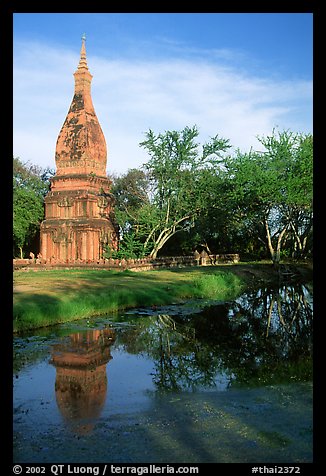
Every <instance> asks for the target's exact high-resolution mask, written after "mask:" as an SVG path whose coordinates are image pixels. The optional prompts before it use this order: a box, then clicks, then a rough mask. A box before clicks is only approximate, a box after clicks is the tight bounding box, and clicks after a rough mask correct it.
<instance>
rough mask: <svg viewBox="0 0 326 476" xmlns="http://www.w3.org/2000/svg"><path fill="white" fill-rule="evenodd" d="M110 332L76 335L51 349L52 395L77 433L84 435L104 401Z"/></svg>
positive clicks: (111, 341)
mask: <svg viewBox="0 0 326 476" xmlns="http://www.w3.org/2000/svg"><path fill="white" fill-rule="evenodd" d="M114 339H115V334H114V331H113V330H112V329H104V330H87V331H84V332H77V333H74V334H72V335H70V336H69V337H68V339H66V340H64V342H62V343H60V344H55V345H53V347H52V352H51V360H50V363H51V364H52V365H54V366H55V368H56V380H55V396H56V401H57V404H58V407H59V410H60V412H61V414H62V415H63V417H64V419H65V420H66V421H67V422H68V423H69V425H70V426H71V427H72V429H73V431H74V432H76V433H80V434H82V433H87V432H89V431H90V430H91V429H92V428H93V426H94V421H95V420H96V419H97V418H98V417H99V415H100V413H101V411H102V408H103V406H104V403H105V399H106V392H107V376H106V364H107V363H108V362H109V360H111V359H112V356H111V353H110V347H111V345H112V343H113V342H114Z"/></svg>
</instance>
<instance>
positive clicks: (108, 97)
mask: <svg viewBox="0 0 326 476" xmlns="http://www.w3.org/2000/svg"><path fill="white" fill-rule="evenodd" d="M312 23H313V15H312V14H311V13H120V14H119V13H71V14H67V13H16V14H14V146H13V149H14V155H15V156H19V157H20V158H21V159H22V160H23V161H30V162H32V163H35V164H39V165H41V166H42V167H46V166H50V167H54V166H55V162H54V153H55V144H56V140H57V137H58V134H59V131H60V128H61V126H62V124H63V122H64V119H65V117H66V114H67V112H68V109H69V106H70V102H71V100H72V96H73V89H74V81H73V73H74V71H75V70H76V67H77V64H78V60H79V52H80V46H81V36H82V34H83V33H84V32H85V33H86V37H87V41H86V49H87V60H88V66H89V69H90V72H91V73H92V74H93V81H92V98H93V103H94V107H95V111H96V113H97V116H98V118H99V121H100V123H101V126H102V129H103V132H104V135H105V137H106V141H107V145H108V166H107V170H108V172H110V173H112V172H113V173H124V172H126V171H127V170H128V168H132V167H139V166H141V165H142V164H143V163H145V162H146V161H147V160H148V157H147V156H146V153H145V151H144V150H143V149H141V148H140V147H139V142H141V141H142V140H143V139H144V133H145V132H146V131H148V129H149V128H151V129H153V130H154V132H156V133H158V132H164V131H165V130H172V129H175V130H181V129H183V128H184V127H185V126H192V125H194V124H196V125H197V126H198V128H199V131H200V137H199V139H200V142H201V143H203V142H205V141H206V140H208V139H209V137H211V136H213V135H215V134H219V135H220V136H222V137H225V138H228V139H230V142H231V144H232V145H233V147H234V148H239V149H241V150H243V151H245V150H249V149H250V147H253V148H260V149H261V146H260V145H259V142H258V141H257V136H263V135H267V134H270V133H271V132H272V129H273V128H274V127H277V128H278V129H279V130H283V129H290V130H293V131H294V132H303V133H308V132H312V58H313V50H312V48H313V45H312V28H313V27H312Z"/></svg>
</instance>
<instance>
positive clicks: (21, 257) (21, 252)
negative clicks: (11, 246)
mask: <svg viewBox="0 0 326 476" xmlns="http://www.w3.org/2000/svg"><path fill="white" fill-rule="evenodd" d="M19 249H20V259H23V247H22V246H19Z"/></svg>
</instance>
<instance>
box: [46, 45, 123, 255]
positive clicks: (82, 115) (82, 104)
mask: <svg viewBox="0 0 326 476" xmlns="http://www.w3.org/2000/svg"><path fill="white" fill-rule="evenodd" d="M74 78H75V91H74V96H73V99H72V102H71V105H70V108H69V111H68V114H67V117H66V119H65V121H64V123H63V126H62V128H61V130H60V133H59V136H58V139H57V144H56V151H55V163H56V174H55V176H54V177H53V178H52V180H51V190H50V192H49V193H48V195H47V196H46V198H45V220H44V221H43V222H42V224H41V257H42V259H44V260H46V261H47V262H49V261H50V260H52V261H53V262H55V261H63V262H74V261H76V260H77V261H79V260H81V261H84V262H89V261H91V262H96V261H97V260H99V259H102V258H103V252H104V248H105V247H106V245H109V246H110V247H111V248H112V249H117V246H118V234H117V229H116V226H115V224H114V210H113V200H112V196H111V194H110V187H111V183H110V180H109V179H108V178H107V177H106V164H107V146H106V142H105V138H104V134H103V131H102V129H101V126H100V123H99V121H98V119H97V116H96V113H95V110H94V106H93V102H92V97H91V81H92V75H91V73H90V72H89V70H88V66H87V60H86V48H85V39H84V38H83V40H82V47H81V52H80V61H79V64H78V67H77V70H76V72H75V73H74Z"/></svg>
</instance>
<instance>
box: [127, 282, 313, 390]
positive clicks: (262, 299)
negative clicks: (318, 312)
mask: <svg viewBox="0 0 326 476" xmlns="http://www.w3.org/2000/svg"><path fill="white" fill-rule="evenodd" d="M312 314H313V311H312V299H311V296H310V294H309V292H308V290H307V288H306V287H305V286H303V285H299V284H298V285H294V286H284V287H281V288H278V289H269V288H261V289H259V290H258V291H252V292H249V293H246V294H244V295H242V296H241V297H240V298H239V299H237V300H236V301H234V302H232V303H224V304H217V305H215V306H209V307H207V308H205V309H203V310H202V312H200V313H198V312H197V313H195V314H192V313H188V314H186V313H181V314H180V315H174V316H170V315H156V316H152V317H148V316H146V317H143V318H140V317H137V318H136V319H134V321H133V322H135V323H136V322H137V325H136V326H135V327H134V328H133V329H128V330H125V331H124V332H123V333H122V334H121V335H120V339H119V340H120V342H122V343H123V344H124V347H125V349H126V350H127V351H128V352H131V353H139V352H142V353H146V354H147V355H148V356H149V357H150V358H151V359H152V360H153V361H154V366H155V372H154V373H153V381H154V383H155V385H156V387H157V388H158V389H159V390H164V391H178V390H185V389H190V390H195V389H196V388H199V387H215V388H219V389H223V388H226V387H228V386H231V385H239V384H240V385H242V384H250V385H257V384H258V385H261V384H267V383H269V384H270V383H276V382H277V383H281V382H288V381H301V380H309V379H310V378H311V377H312Z"/></svg>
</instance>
